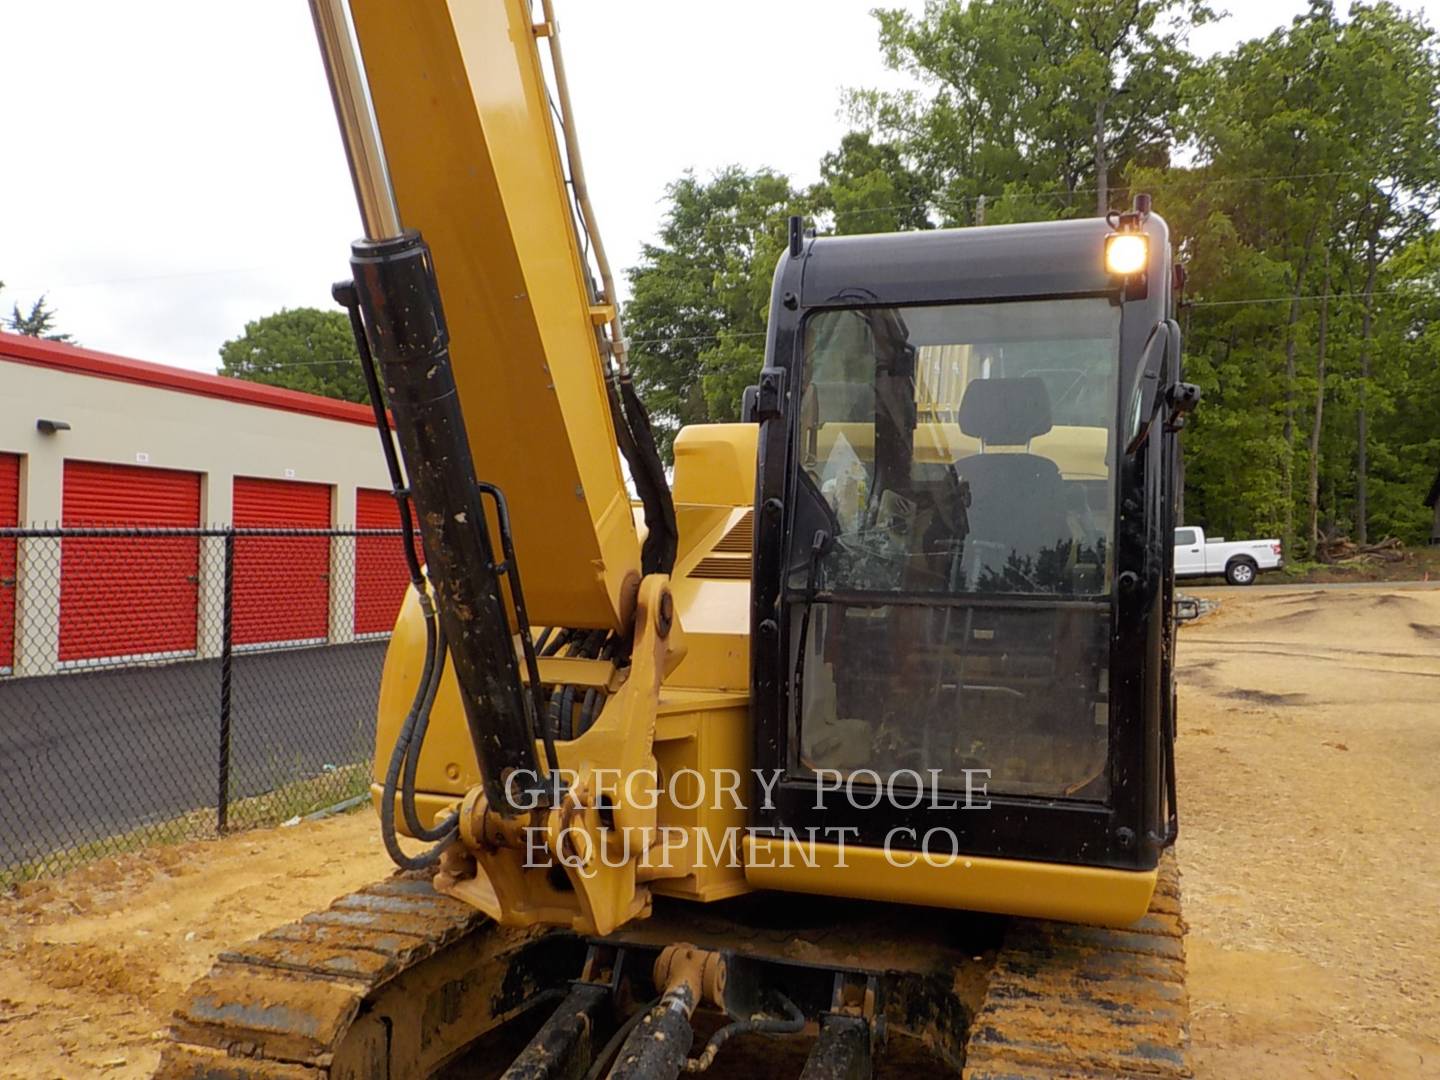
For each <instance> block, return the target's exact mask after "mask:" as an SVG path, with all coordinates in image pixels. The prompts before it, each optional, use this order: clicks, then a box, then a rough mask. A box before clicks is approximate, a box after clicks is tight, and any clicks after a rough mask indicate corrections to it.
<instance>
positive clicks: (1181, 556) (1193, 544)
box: [1175, 529, 1205, 576]
mask: <svg viewBox="0 0 1440 1080" xmlns="http://www.w3.org/2000/svg"><path fill="white" fill-rule="evenodd" d="M1175 573H1176V574H1177V575H1182V576H1183V575H1185V574H1203V573H1205V544H1204V541H1202V540H1201V538H1200V530H1199V529H1176V530H1175Z"/></svg>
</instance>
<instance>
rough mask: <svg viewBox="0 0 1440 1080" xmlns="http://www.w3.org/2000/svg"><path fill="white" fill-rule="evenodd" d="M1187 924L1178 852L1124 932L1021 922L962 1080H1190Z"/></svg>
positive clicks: (979, 1018)
mask: <svg viewBox="0 0 1440 1080" xmlns="http://www.w3.org/2000/svg"><path fill="white" fill-rule="evenodd" d="M1189 1015H1190V1004H1189V995H1188V993H1187V991H1186V989H1185V920H1184V917H1183V916H1182V914H1181V911H1180V873H1179V870H1178V869H1177V867H1176V865H1175V856H1174V853H1173V852H1166V853H1165V855H1164V857H1163V858H1162V860H1161V863H1160V878H1159V882H1158V883H1157V885H1156V888H1155V895H1154V897H1153V898H1152V900H1151V902H1150V910H1149V912H1147V913H1146V915H1145V917H1144V918H1143V919H1141V920H1140V921H1139V922H1138V923H1136V924H1135V925H1133V926H1130V927H1127V928H1125V929H1123V930H1114V929H1105V928H1102V927H1094V926H1074V925H1070V924H1066V923H1055V922H1035V921H1030V920H1016V921H1015V923H1013V924H1012V925H1011V926H1010V927H1009V928H1008V930H1007V931H1006V934H1005V940H1004V943H1003V945H1002V947H1001V950H1000V953H999V955H998V956H997V957H996V961H995V967H994V969H993V970H992V972H991V975H990V981H989V986H988V988H987V990H986V994H985V1000H984V1003H983V1004H982V1006H981V1008H980V1011H979V1012H978V1014H977V1015H976V1016H975V1018H974V1020H973V1021H972V1022H971V1027H970V1039H969V1043H968V1045H967V1047H966V1055H965V1060H966V1064H965V1078H966V1080H1060V1078H1062V1077H1063V1078H1065V1080H1132V1078H1144V1080H1153V1078H1164V1080H1181V1078H1185V1077H1189V1076H1191V1075H1192V1074H1191V1071H1190V1066H1189V1060H1188V1049H1189Z"/></svg>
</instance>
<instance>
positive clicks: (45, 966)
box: [0, 809, 391, 1080]
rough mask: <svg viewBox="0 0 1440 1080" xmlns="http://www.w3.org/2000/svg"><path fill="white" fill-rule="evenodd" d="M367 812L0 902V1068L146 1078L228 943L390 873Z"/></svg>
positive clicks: (80, 877)
mask: <svg viewBox="0 0 1440 1080" xmlns="http://www.w3.org/2000/svg"><path fill="white" fill-rule="evenodd" d="M390 870H391V866H390V860H389V859H388V858H386V856H385V852H384V849H383V848H382V847H381V846H380V837H379V832H378V829H377V828H376V824H375V817H374V815H373V814H372V813H371V812H370V811H369V810H368V809H367V810H364V811H362V812H359V813H352V814H345V815H343V816H340V817H333V818H328V819H325V820H322V821H317V822H311V823H303V824H300V825H297V826H295V827H293V828H287V829H270V830H264V831H256V832H248V833H240V834H237V835H234V836H231V837H227V838H226V839H224V840H213V841H203V842H198V843H191V844H181V845H177V846H174V847H159V848H153V849H151V850H150V851H148V852H143V853H138V854H134V855H125V856H119V857H117V858H113V859H105V860H103V861H101V862H98V863H93V864H91V865H89V866H87V867H84V868H83V869H81V870H77V871H75V872H73V873H71V874H69V875H67V876H65V877H64V878H60V879H58V880H54V881H48V882H47V881H37V882H30V883H28V884H26V885H23V886H21V887H20V890H19V892H18V893H17V894H16V895H13V896H11V897H8V898H4V899H0V1047H3V1052H0V1077H6V1078H10V1077H15V1078H19V1077H28V1078H34V1080H48V1078H59V1077H63V1078H65V1080H71V1078H77V1080H78V1078H80V1077H105V1078H107V1080H120V1078H128V1077H137V1078H138V1077H148V1076H150V1074H151V1073H152V1072H153V1071H154V1070H155V1065H156V1063H157V1061H158V1060H159V1056H160V1050H159V1047H160V1042H159V1040H160V1039H161V1038H162V1037H163V1035H164V1031H165V1028H166V1026H167V1025H168V1023H169V1019H170V1013H171V1012H172V1011H173V1009H174V1008H175V1006H176V1004H177V1003H178V1002H179V1000H180V996H181V994H182V993H183V992H184V990H185V988H186V987H187V986H188V985H189V984H190V983H191V982H193V981H194V980H195V979H197V978H199V977H200V976H201V975H203V974H205V972H206V971H208V970H209V969H210V964H211V962H212V960H213V959H214V956H215V954H216V953H218V952H219V951H221V949H222V948H223V947H225V946H226V945H230V944H235V943H238V942H241V941H244V940H246V939H248V938H251V937H254V936H255V935H256V934H258V933H260V932H262V931H264V930H266V929H269V928H270V927H272V926H278V925H280V924H281V923H284V922H289V921H290V920H292V919H295V918H297V917H298V916H300V915H301V914H303V913H304V912H306V911H311V910H313V909H315V908H322V907H324V906H325V905H326V904H328V903H329V902H330V901H331V900H332V899H334V898H335V897H336V896H339V895H340V894H342V893H345V892H349V891H351V890H352V889H355V888H358V887H359V886H361V885H363V884H365V883H366V882H369V881H374V880H376V879H377V878H381V877H384V876H386V875H387V874H388V873H390Z"/></svg>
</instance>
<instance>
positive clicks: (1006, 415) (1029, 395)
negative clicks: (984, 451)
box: [960, 376, 1052, 446]
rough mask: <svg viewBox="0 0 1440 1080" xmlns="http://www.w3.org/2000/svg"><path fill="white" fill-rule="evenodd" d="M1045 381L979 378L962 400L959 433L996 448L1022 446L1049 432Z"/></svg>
mask: <svg viewBox="0 0 1440 1080" xmlns="http://www.w3.org/2000/svg"><path fill="white" fill-rule="evenodd" d="M1051 426H1052V422H1051V420H1050V392H1049V391H1048V390H1046V389H1045V382H1044V380H1043V379H1037V378H1034V377H1033V376H1032V377H1028V378H1024V379H976V380H975V381H974V382H972V383H971V384H970V385H969V386H967V387H966V388H965V396H964V397H963V398H961V399H960V430H961V431H963V432H964V433H965V434H966V435H969V436H970V437H971V438H974V439H981V440H983V441H985V442H987V443H991V444H993V445H995V446H1019V445H1020V444H1021V443H1026V442H1029V441H1030V440H1031V439H1033V438H1035V437H1036V436H1038V435H1044V434H1045V433H1046V432H1047V431H1049V430H1050V428H1051Z"/></svg>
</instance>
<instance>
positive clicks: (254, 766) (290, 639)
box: [0, 528, 408, 887]
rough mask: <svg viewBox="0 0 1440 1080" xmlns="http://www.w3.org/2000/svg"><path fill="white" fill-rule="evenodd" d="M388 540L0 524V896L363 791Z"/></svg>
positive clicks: (390, 560) (385, 535)
mask: <svg viewBox="0 0 1440 1080" xmlns="http://www.w3.org/2000/svg"><path fill="white" fill-rule="evenodd" d="M400 536H401V533H400V531H399V530H378V529H375V530H351V531H320V530H278V529H188V530H186V529H110V528H106V529H71V528H66V529H35V528H32V529H0V887H4V886H6V885H10V884H14V883H16V882H18V881H23V880H25V879H28V878H32V877H37V876H43V875H48V874H53V873H56V872H58V871H61V870H64V869H66V868H68V867H70V866H73V865H75V864H77V863H79V862H82V861H85V860H87V859H90V858H94V857H96V856H101V855H108V854H114V853H118V852H121V851H126V850H133V849H135V848H138V847H142V846H145V845H148V844H151V843H156V842H168V841H177V840H186V839H195V838H200V837H206V836H214V835H216V834H217V832H224V831H226V830H227V829H232V828H241V827H248V826H254V825H264V824H275V823H278V822H283V821H286V820H288V819H290V818H292V817H295V816H297V815H303V814H306V813H309V812H312V811H315V810H318V809H321V808H325V807H328V806H332V805H335V804H338V803H341V802H344V801H346V800H348V799H352V798H357V797H360V796H363V795H364V794H365V793H366V792H368V790H369V783H370V764H369V761H370V755H371V751H372V747H373V739H374V717H375V707H376V701H377V697H378V693H379V685H380V670H381V665H382V663H383V659H384V650H385V646H386V639H388V637H389V631H390V627H391V625H392V624H393V622H394V619H395V615H396V612H397V611H398V609H399V606H400V602H401V600H402V599H403V597H404V594H405V590H406V589H407V588H408V576H407V573H406V570H405V563H404V556H403V551H402V549H401V547H400V543H401V541H400Z"/></svg>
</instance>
